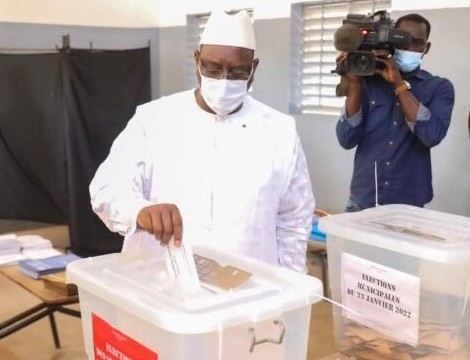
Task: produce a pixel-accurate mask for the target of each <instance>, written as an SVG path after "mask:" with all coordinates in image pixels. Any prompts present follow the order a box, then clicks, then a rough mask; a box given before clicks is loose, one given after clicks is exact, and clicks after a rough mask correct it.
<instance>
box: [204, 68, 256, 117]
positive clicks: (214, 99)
mask: <svg viewBox="0 0 470 360" xmlns="http://www.w3.org/2000/svg"><path fill="white" fill-rule="evenodd" d="M248 80H249V79H248ZM248 80H228V79H212V78H209V77H206V76H204V75H201V86H200V89H201V95H202V97H203V99H204V101H205V102H206V104H207V106H209V107H210V108H211V109H212V111H214V112H215V113H216V114H217V115H227V114H230V113H231V112H232V111H234V110H235V109H236V108H237V107H239V106H240V105H241V104H242V103H243V100H244V99H245V96H246V93H247V92H248Z"/></svg>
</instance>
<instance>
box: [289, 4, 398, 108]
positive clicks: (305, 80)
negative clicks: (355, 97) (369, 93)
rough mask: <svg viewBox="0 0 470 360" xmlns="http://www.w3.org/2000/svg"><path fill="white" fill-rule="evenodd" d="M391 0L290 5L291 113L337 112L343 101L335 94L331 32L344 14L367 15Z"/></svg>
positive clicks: (334, 51)
mask: <svg viewBox="0 0 470 360" xmlns="http://www.w3.org/2000/svg"><path fill="white" fill-rule="evenodd" d="M390 6H391V0H385V1H384V0H381V1H379V0H359V1H353V0H351V1H322V2H317V3H296V4H293V5H292V33H291V35H292V38H291V42H292V52H291V54H292V59H291V60H292V63H291V92H290V94H291V98H290V111H291V113H294V114H308V113H327V114H338V113H339V110H340V109H341V107H342V106H343V104H344V98H343V97H337V96H336V85H337V84H338V83H339V80H340V78H339V76H338V75H337V74H334V73H331V71H332V70H334V69H335V68H336V57H337V56H338V51H337V50H336V49H335V47H334V38H333V37H334V33H335V31H336V30H337V29H338V28H339V27H340V26H341V25H342V23H343V19H345V18H346V16H347V15H348V14H364V15H370V14H372V13H374V12H376V11H378V10H389V9H390Z"/></svg>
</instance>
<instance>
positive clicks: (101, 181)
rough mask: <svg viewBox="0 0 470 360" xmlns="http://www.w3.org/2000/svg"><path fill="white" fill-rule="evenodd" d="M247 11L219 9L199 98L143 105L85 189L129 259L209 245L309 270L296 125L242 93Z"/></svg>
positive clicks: (247, 79)
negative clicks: (132, 254) (131, 254)
mask: <svg viewBox="0 0 470 360" xmlns="http://www.w3.org/2000/svg"><path fill="white" fill-rule="evenodd" d="M255 49H256V44H255V37H254V31H253V26H252V23H251V19H250V18H249V15H248V14H247V13H246V11H242V12H238V13H236V14H227V13H225V12H223V11H220V12H219V11H214V12H213V13H212V14H211V17H210V18H209V20H208V22H207V24H206V27H205V30H204V33H203V35H202V38H201V46H200V49H199V50H196V51H195V54H194V60H195V67H196V70H197V73H198V84H199V86H198V87H197V88H196V89H193V90H190V91H184V92H180V93H176V94H173V95H171V96H166V97H162V98H160V99H158V100H155V101H152V102H149V103H147V104H144V105H141V106H139V107H138V108H137V110H136V113H135V115H134V116H133V117H132V119H131V120H130V121H129V123H128V125H127V127H126V128H125V129H124V130H123V131H122V132H121V134H120V135H119V136H118V137H117V138H116V140H115V141H114V143H113V145H112V148H111V151H110V153H109V155H108V157H107V159H106V160H105V161H104V162H103V163H102V164H101V165H100V167H99V168H98V170H97V172H96V174H95V177H94V179H93V180H92V182H91V184H90V195H91V203H92V207H93V210H94V211H95V212H96V214H97V215H98V216H99V217H100V218H101V219H102V221H103V222H104V223H105V224H106V226H107V227H108V228H109V229H110V230H111V231H115V232H119V233H120V234H122V235H124V236H125V240H124V247H123V251H150V252H158V251H162V248H161V246H160V245H166V244H168V242H169V241H170V240H171V239H173V241H174V243H175V244H176V245H178V244H180V243H181V241H190V242H191V243H204V244H210V245H211V246H216V247H218V248H220V249H223V250H225V251H229V252H236V253H239V254H243V255H247V256H250V257H253V258H256V259H259V260H262V261H265V262H268V263H271V264H278V265H280V266H283V267H286V268H290V269H293V270H295V271H299V272H304V273H305V272H306V246H307V245H306V244H307V243H306V241H307V239H308V234H309V233H310V228H311V221H312V214H313V209H314V207H315V201H314V197H313V193H312V186H311V183H310V177H309V173H308V168H307V162H306V159H305V155H304V152H303V150H302V146H301V144H300V141H299V137H298V134H297V132H296V129H295V121H294V119H293V118H292V117H290V116H287V115H285V114H283V113H280V112H278V111H276V110H274V109H272V108H270V107H268V106H266V105H264V104H262V103H260V102H258V101H256V100H254V99H253V98H251V97H250V96H247V91H248V89H249V87H250V85H251V83H252V81H253V76H254V74H255V71H256V67H257V66H258V61H259V60H258V59H256V58H255V57H254V52H255Z"/></svg>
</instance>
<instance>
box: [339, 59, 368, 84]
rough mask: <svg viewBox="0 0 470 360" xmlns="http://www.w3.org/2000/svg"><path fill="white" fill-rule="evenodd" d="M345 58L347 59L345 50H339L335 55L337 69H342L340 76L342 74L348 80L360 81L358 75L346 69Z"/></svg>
mask: <svg viewBox="0 0 470 360" xmlns="http://www.w3.org/2000/svg"><path fill="white" fill-rule="evenodd" d="M347 59H348V53H347V52H341V53H340V54H339V55H338V56H337V57H336V68H337V69H342V73H341V76H344V77H345V78H347V79H348V80H349V81H350V82H358V83H360V82H361V81H362V78H361V77H360V76H359V75H355V74H352V73H350V72H349V71H346V69H347V65H346V64H347Z"/></svg>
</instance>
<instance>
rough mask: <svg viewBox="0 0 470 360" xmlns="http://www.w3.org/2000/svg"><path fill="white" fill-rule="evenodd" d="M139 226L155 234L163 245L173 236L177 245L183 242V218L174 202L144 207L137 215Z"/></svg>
mask: <svg viewBox="0 0 470 360" xmlns="http://www.w3.org/2000/svg"><path fill="white" fill-rule="evenodd" d="M137 226H138V228H139V229H142V230H145V231H147V232H149V233H150V234H153V235H154V236H155V238H156V239H157V240H159V241H160V244H161V245H162V246H165V245H167V244H168V242H169V241H170V240H171V237H172V236H173V240H174V243H175V245H176V246H179V245H180V244H181V238H182V234H183V220H182V218H181V214H180V212H179V210H178V208H177V207H176V205H174V204H157V205H151V206H147V207H144V208H143V209H142V210H140V211H139V214H138V215H137Z"/></svg>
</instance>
